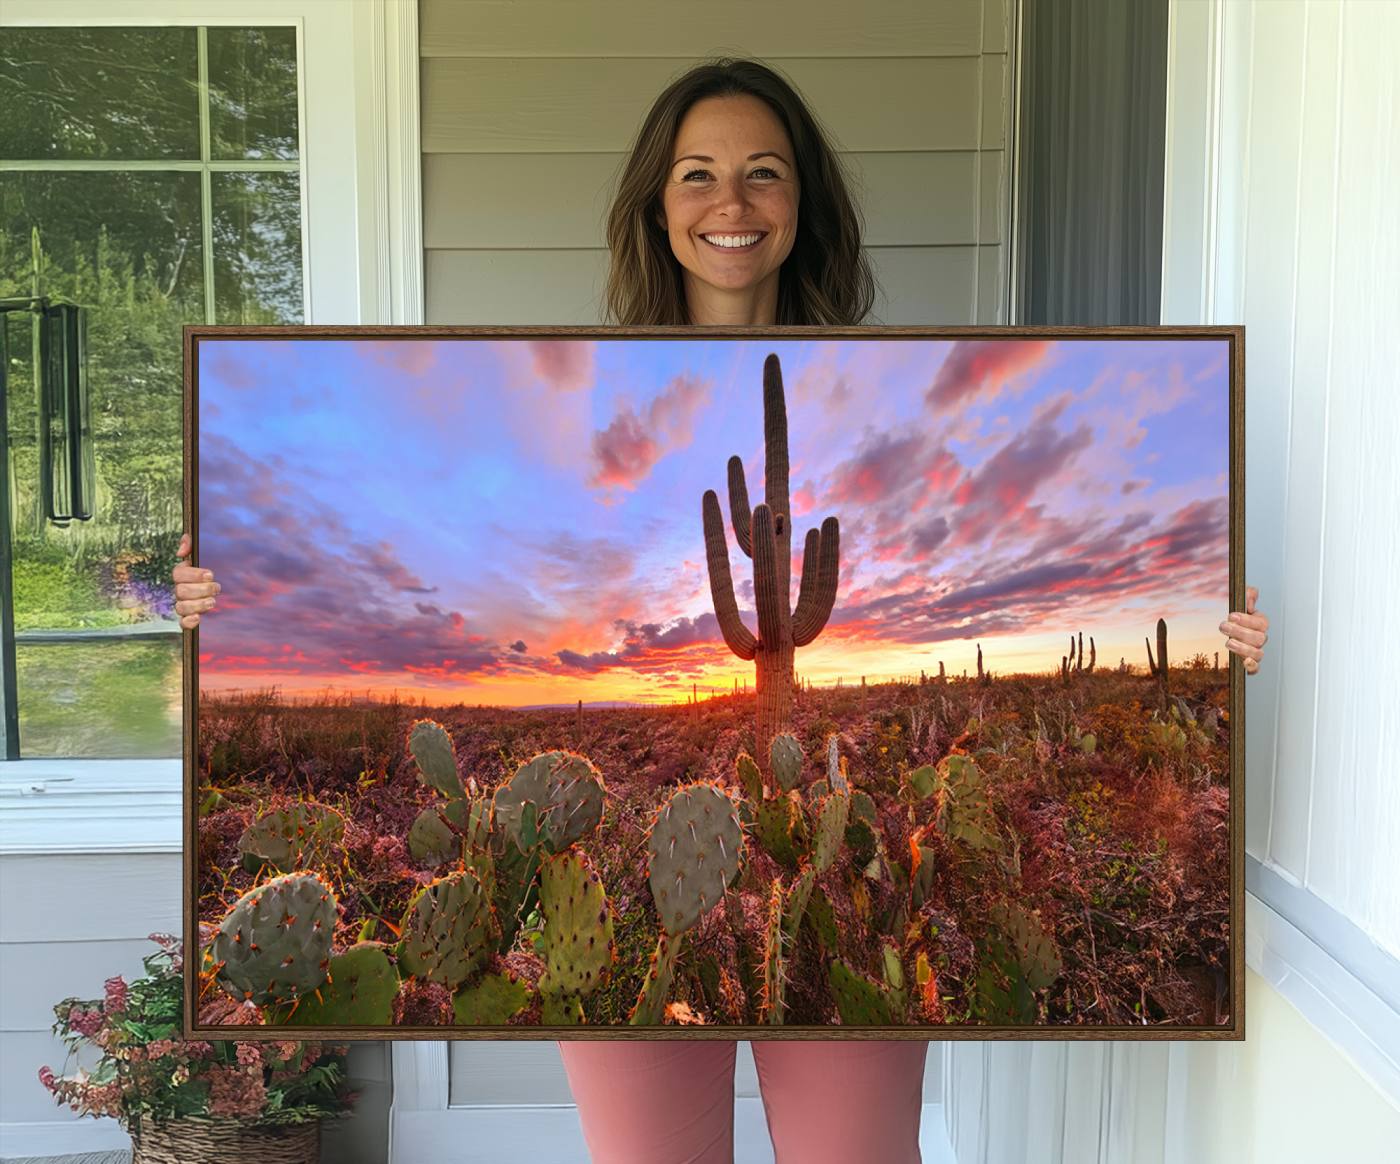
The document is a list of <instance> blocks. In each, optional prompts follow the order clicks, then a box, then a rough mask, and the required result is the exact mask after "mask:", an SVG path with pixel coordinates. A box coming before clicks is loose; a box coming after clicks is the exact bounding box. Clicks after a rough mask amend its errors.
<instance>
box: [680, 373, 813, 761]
mask: <svg viewBox="0 0 1400 1164" xmlns="http://www.w3.org/2000/svg"><path fill="white" fill-rule="evenodd" d="M763 435H764V445H765V454H764V456H765V464H764V502H763V504H761V505H758V506H756V507H755V508H754V509H753V510H752V511H751V510H750V509H749V493H748V485H747V483H746V482H745V479H744V462H743V460H742V459H741V458H740V457H738V456H733V457H730V458H729V512H730V520H731V522H732V523H733V526H734V538H735V540H736V541H737V542H738V543H739V548H740V549H741V550H743V552H744V553H745V554H746V555H748V556H749V557H750V558H752V559H753V573H754V599H755V606H756V607H757V614H758V635H757V636H756V637H755V636H754V634H753V633H752V632H751V631H750V630H749V629H748V627H747V626H745V625H744V622H743V620H742V619H741V618H740V617H739V607H738V603H737V601H736V600H735V597H734V582H733V579H732V577H731V576H730V572H729V546H728V542H727V541H726V539H725V534H724V519H723V517H722V516H721V514H720V508H719V497H718V495H717V494H716V493H715V491H714V490H713V489H707V490H706V491H705V495H704V497H703V499H702V501H701V517H702V521H703V524H704V530H705V557H706V561H707V563H708V566H709V575H710V594H711V597H712V599H713V601H714V607H715V617H716V618H717V619H718V620H719V626H720V632H721V634H723V636H724V641H725V642H726V643H727V644H728V646H729V649H730V650H731V651H733V652H734V654H736V655H738V656H739V658H741V659H745V660H750V659H751V660H753V661H754V664H755V671H756V675H755V683H756V690H757V694H758V699H757V707H756V709H755V713H754V714H755V719H756V725H755V726H756V733H755V737H754V744H755V751H756V752H757V754H758V760H759V763H760V764H764V763H767V760H768V754H769V745H770V741H771V740H772V739H773V737H774V736H775V735H776V734H777V733H778V732H780V731H782V730H783V728H784V727H786V726H787V724H788V723H789V720H790V717H791V714H792V701H793V690H792V686H793V680H792V675H793V656H794V652H795V649H796V648H797V647H803V646H806V645H807V644H808V643H810V642H812V641H813V640H814V639H815V638H816V637H817V635H819V634H820V633H821V631H822V628H823V627H824V626H826V620H827V619H828V618H829V617H830V615H831V609H832V607H833V606H834V605H835V603H836V579H837V574H838V572H839V567H840V536H841V535H840V526H839V524H838V522H837V520H836V518H835V517H828V518H827V519H826V520H825V521H824V522H822V525H821V529H820V530H816V529H812V530H808V531H807V541H806V545H805V547H804V550H803V556H802V582H801V585H800V587H799V590H798V597H797V608H796V610H791V609H789V602H790V599H789V595H790V594H791V578H790V565H791V562H792V505H791V501H790V499H789V496H788V440H787V407H786V404H785V402H784V398H783V377H782V369H781V367H780V365H779V363H778V356H777V353H770V354H769V356H768V358H767V359H766V360H764V362H763Z"/></svg>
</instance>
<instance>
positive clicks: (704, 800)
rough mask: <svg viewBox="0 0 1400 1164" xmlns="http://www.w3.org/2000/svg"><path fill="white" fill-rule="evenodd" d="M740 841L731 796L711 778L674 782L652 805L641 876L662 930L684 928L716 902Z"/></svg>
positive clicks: (734, 869) (734, 870)
mask: <svg viewBox="0 0 1400 1164" xmlns="http://www.w3.org/2000/svg"><path fill="white" fill-rule="evenodd" d="M743 846H744V832H743V829H742V827H741V826H740V824H739V817H738V813H737V812H736V806H735V803H734V800H733V799H732V798H731V797H730V796H729V794H728V793H726V792H725V791H724V789H722V788H721V787H719V785H717V784H712V783H710V782H708V781H703V780H702V781H697V782H695V783H693V784H688V785H686V786H684V787H682V788H678V789H677V790H676V791H675V792H674V793H672V794H671V797H670V799H668V800H667V801H666V803H665V804H663V805H662V806H661V807H660V808H658V809H657V810H656V816H655V817H654V818H653V820H652V825H651V831H650V832H649V833H648V834H647V855H648V858H649V861H648V868H647V878H648V881H649V882H650V884H651V894H652V899H653V900H654V901H655V902H656V911H657V914H658V916H659V917H660V918H661V925H662V927H663V928H664V929H665V930H666V932H667V933H669V934H672V935H677V934H682V933H684V932H685V931H686V930H688V929H689V928H690V927H691V926H693V925H694V924H695V923H696V922H697V921H699V920H700V917H701V916H702V915H703V914H704V913H706V912H707V911H709V910H711V909H713V908H714V907H715V906H716V905H718V904H719V902H720V900H721V899H722V898H723V897H724V891H725V889H727V888H728V887H729V884H730V883H731V882H732V881H733V880H734V878H735V876H736V875H737V874H738V872H739V865H740V861H741V858H742V855H743Z"/></svg>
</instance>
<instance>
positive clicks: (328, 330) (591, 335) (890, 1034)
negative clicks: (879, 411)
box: [183, 324, 1245, 1042]
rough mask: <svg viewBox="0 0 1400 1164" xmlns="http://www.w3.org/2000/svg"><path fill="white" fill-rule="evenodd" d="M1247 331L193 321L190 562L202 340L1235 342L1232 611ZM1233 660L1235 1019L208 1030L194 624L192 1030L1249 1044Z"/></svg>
mask: <svg viewBox="0 0 1400 1164" xmlns="http://www.w3.org/2000/svg"><path fill="white" fill-rule="evenodd" d="M1244 331H1245V329H1244V327H1243V325H1213V326H1204V325H1203V326H1186V325H1182V326H1176V325H1173V326H1160V327H1145V326H1133V327H1094V326H1069V325H1065V326H1009V327H1008V326H986V327H932V326H930V327H923V326H886V325H875V326H856V327H799V326H781V327H780V326H765V327H663V326H654V327H596V326H567V327H566V326H560V327H554V326H530V327H510V326H436V325H425V326H392V327H390V326H378V325H365V326H331V325H298V326H285V327H271V326H269V327H243V326H211V325H203V324H189V325H186V326H185V328H184V336H183V342H184V433H185V445H184V473H185V476H184V514H185V528H186V530H187V531H188V532H189V534H190V538H191V543H192V549H191V553H190V556H189V558H188V559H187V561H188V564H190V565H197V564H198V562H199V514H198V505H197V500H198V496H199V479H198V458H197V456H196V455H195V454H196V451H197V449H198V436H199V428H198V405H197V400H198V387H199V386H198V360H197V345H198V343H199V341H200V339H202V338H206V337H207V338H211V339H213V338H218V339H252V340H267V339H269V338H273V337H278V336H283V337H288V338H297V339H315V338H322V339H329V338H343V337H348V336H353V337H357V338H362V339H379V340H386V339H454V338H467V337H475V338H484V339H509V338H534V339H558V338H576V339H608V340H616V339H630V338H637V339H641V338H653V339H670V340H686V341H693V340H695V339H707V338H715V339H726V338H753V337H764V336H770V337H772V338H774V339H783V340H793V339H814V340H815V339H876V338H887V339H897V338H906V339H1015V338H1050V339H1053V338H1079V339H1088V338H1094V339H1115V338H1119V339H1166V338H1177V339H1216V340H1220V339H1228V340H1229V341H1230V359H1229V370H1230V403H1229V417H1230V422H1229V423H1230V436H1229V443H1230V448H1229V530H1230V570H1229V575H1230V577H1229V596H1230V608H1231V609H1232V610H1244V609H1245V581H1244V552H1245V541H1244V534H1245V531H1244V518H1245V504H1244V485H1245V465H1244V449H1245V441H1244ZM1227 657H1228V661H1229V665H1230V809H1229V846H1230V968H1229V981H1230V1021H1229V1022H1228V1024H1222V1025H1219V1026H1184V1025H1183V1026H1173V1025H1158V1026H1141V1027H1137V1026H1123V1025H1101V1026H1100V1025H1093V1024H1084V1025H1077V1026H1068V1025H1058V1026H1033V1025H1026V1026H1014V1025H1013V1026H993V1025H947V1026H936V1025H915V1026H876V1027H847V1026H841V1025H832V1026H775V1027H766V1026H757V1025H755V1026H721V1025H707V1026H672V1025H667V1026H653V1027H630V1026H623V1025H620V1024H614V1025H610V1026H594V1027H590V1026H578V1027H544V1026H528V1027H527V1026H509V1025H506V1026H483V1027H471V1026H441V1027H427V1026H425V1027H356V1026H344V1027H309V1026H308V1027H291V1026H235V1027H229V1026H209V1025H205V1026H200V1025H198V1024H197V1023H196V1022H195V1014H194V1010H195V1006H194V1002H195V998H196V995H197V980H196V967H197V965H198V961H199V958H198V951H199V943H198V918H197V917H196V908H195V902H196V895H197V890H196V886H197V879H196V870H195V854H196V853H197V852H198V835H197V826H198V821H197V817H196V814H195V811H194V806H195V805H196V804H197V795H196V793H197V782H198V777H197V772H196V770H195V769H196V764H195V758H196V756H197V752H198V749H197V746H196V738H197V737H196V731H197V718H198V717H197V714H196V712H197V699H198V692H199V675H198V664H199V630H198V628H195V629H194V630H192V631H189V632H185V642H184V665H185V666H184V739H185V748H184V827H183V836H184V842H185V845H184V863H183V867H184V878H183V884H184V898H183V912H184V931H183V936H184V943H185V950H186V951H187V955H186V957H185V968H184V972H185V1006H184V1016H183V1017H184V1035H185V1037H186V1038H211V1037H212V1038H217V1037H224V1038H228V1037H233V1036H236V1037H237V1038H239V1039H265V1040H285V1039H288V1038H292V1039H328V1040H334V1041H337V1042H344V1041H352V1040H360V1039H371V1040H382V1039H386V1038H387V1039H399V1038H402V1039H435V1040H442V1039H527V1040H546V1039H547V1040H559V1039H597V1038H603V1039H664V1040H675V1039H730V1040H733V1039H745V1040H750V1041H752V1040H754V1039H784V1040H796V1039H816V1040H830V1039H876V1040H888V1039H921V1040H934V1039H936V1040H940V1041H941V1040H948V1039H1092V1040H1105V1039H1115V1040H1120V1039H1121V1040H1124V1041H1137V1040H1143V1041H1155V1040H1163V1039H1167V1040H1175V1039H1206V1040H1228V1041H1239V1040H1243V1039H1244V1037H1245V1014H1244V1011H1245V957H1244V949H1245V944H1244V943H1245V935H1244V917H1245V909H1244V894H1245V884H1244V811H1245V804H1244V778H1243V777H1244V742H1245V699H1244V681H1245V672H1244V667H1243V662H1242V660H1241V659H1240V658H1239V657H1238V656H1236V655H1234V654H1233V652H1227Z"/></svg>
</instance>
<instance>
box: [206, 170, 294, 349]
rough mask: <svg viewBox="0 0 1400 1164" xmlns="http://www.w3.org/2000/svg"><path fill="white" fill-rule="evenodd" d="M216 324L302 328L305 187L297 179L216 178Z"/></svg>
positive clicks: (280, 175)
mask: <svg viewBox="0 0 1400 1164" xmlns="http://www.w3.org/2000/svg"><path fill="white" fill-rule="evenodd" d="M212 178H213V192H214V312H215V315H214V321H215V322H216V323H243V324H267V323H301V322H302V290H301V183H300V179H299V178H298V176H297V175H296V174H295V173H287V174H284V173H267V174H228V173H223V174H221V173H216V174H213V175H212Z"/></svg>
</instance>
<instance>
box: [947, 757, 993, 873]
mask: <svg viewBox="0 0 1400 1164" xmlns="http://www.w3.org/2000/svg"><path fill="white" fill-rule="evenodd" d="M938 777H939V788H938V793H937V795H938V797H939V802H940V803H939V812H938V818H939V822H940V824H941V826H942V828H943V831H944V833H945V834H946V835H947V837H948V838H949V840H954V841H962V842H963V843H964V844H967V845H970V846H971V847H972V848H974V849H994V848H997V847H998V846H999V845H1000V844H1001V838H1000V836H999V835H998V833H997V826H996V816H995V814H994V813H993V812H992V803H991V800H990V799H989V798H988V796H987V789H986V782H985V780H984V778H983V776H982V773H981V772H980V771H979V770H978V768H977V765H976V763H974V762H973V759H972V757H971V756H965V755H961V754H957V753H954V754H952V755H948V756H944V757H943V759H941V760H939V761H938Z"/></svg>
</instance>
